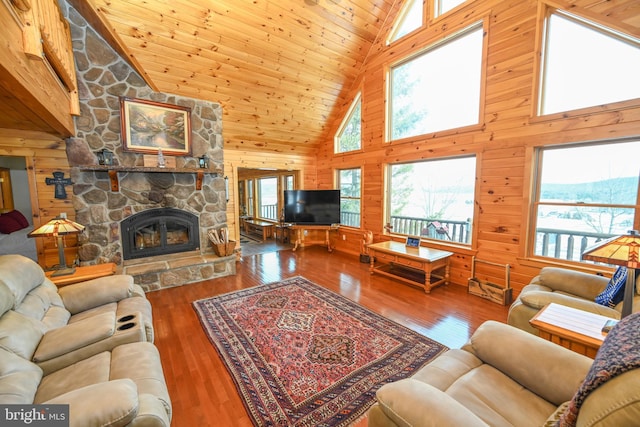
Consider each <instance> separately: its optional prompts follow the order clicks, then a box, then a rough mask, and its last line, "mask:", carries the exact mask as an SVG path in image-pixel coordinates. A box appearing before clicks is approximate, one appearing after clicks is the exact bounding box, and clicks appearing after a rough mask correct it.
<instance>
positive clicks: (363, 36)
mask: <svg viewBox="0 0 640 427" xmlns="http://www.w3.org/2000/svg"><path fill="white" fill-rule="evenodd" d="M393 3H394V0H172V1H167V0H117V1H112V0H71V1H70V4H71V5H72V6H74V8H76V9H77V10H78V11H79V12H80V13H81V14H82V15H83V16H84V17H85V19H87V20H88V21H89V22H90V23H91V24H92V26H93V27H94V28H96V30H98V31H99V32H100V33H101V34H102V35H103V37H104V38H105V39H106V40H107V41H109V42H110V44H111V45H112V46H114V48H116V49H117V50H119V51H120V52H121V53H122V54H124V55H126V57H128V58H129V60H130V63H131V64H132V65H133V66H134V67H135V68H137V70H138V72H139V73H141V75H142V77H143V78H144V79H145V80H147V82H148V83H149V84H150V86H151V87H152V88H153V89H154V90H157V91H160V92H167V93H174V94H178V95H183V96H188V97H192V98H198V99H205V100H211V101H214V102H219V103H220V104H221V105H222V107H223V112H224V119H223V137H224V140H225V146H229V145H231V146H233V147H235V148H239V149H268V150H269V151H282V152H285V151H286V152H291V151H296V152H311V151H313V150H315V149H316V147H317V146H318V144H320V143H322V142H324V141H327V140H330V139H331V138H332V137H333V135H328V132H329V128H330V124H331V123H332V122H333V121H335V120H336V119H337V118H338V116H337V114H338V110H339V109H340V108H341V107H342V106H343V105H344V104H345V103H349V102H350V101H351V100H350V99H346V98H345V97H346V96H352V95H351V94H349V90H350V89H351V86H352V85H353V83H354V81H355V80H356V78H357V76H358V74H359V72H360V71H361V66H362V64H363V62H364V60H365V58H366V56H367V53H368V52H369V49H370V48H371V46H372V44H373V43H374V41H375V40H376V37H377V36H378V33H379V32H380V28H381V27H382V26H383V24H384V23H385V19H386V18H387V15H388V14H389V11H390V10H391V9H392V5H393Z"/></svg>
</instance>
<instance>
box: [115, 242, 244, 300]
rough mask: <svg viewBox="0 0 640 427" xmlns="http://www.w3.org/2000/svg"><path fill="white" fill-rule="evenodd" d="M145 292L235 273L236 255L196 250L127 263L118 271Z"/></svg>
mask: <svg viewBox="0 0 640 427" xmlns="http://www.w3.org/2000/svg"><path fill="white" fill-rule="evenodd" d="M122 272H123V273H125V274H130V275H132V276H133V278H134V281H135V282H136V283H137V284H139V285H140V286H142V288H143V289H144V290H145V291H147V292H148V291H153V290H156V289H162V288H169V287H174V286H181V285H186V284H189V283H196V282H201V281H203V280H207V279H212V278H215V277H223V276H228V275H234V274H236V255H231V256H228V257H218V256H216V255H213V254H200V253H199V252H198V251H193V252H183V253H181V254H173V255H161V256H157V257H150V258H145V259H144V260H129V261H126V262H125V266H124V267H123V269H122Z"/></svg>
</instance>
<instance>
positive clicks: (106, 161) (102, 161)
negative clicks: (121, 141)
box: [96, 148, 113, 166]
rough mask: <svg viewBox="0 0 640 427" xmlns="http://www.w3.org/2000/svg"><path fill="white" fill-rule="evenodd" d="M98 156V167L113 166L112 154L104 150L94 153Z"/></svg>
mask: <svg viewBox="0 0 640 427" xmlns="http://www.w3.org/2000/svg"><path fill="white" fill-rule="evenodd" d="M96 154H97V155H98V164H99V165H109V166H110V165H112V164H113V153H112V152H111V151H109V150H107V149H106V148H103V149H102V150H100V151H98V152H97V153H96Z"/></svg>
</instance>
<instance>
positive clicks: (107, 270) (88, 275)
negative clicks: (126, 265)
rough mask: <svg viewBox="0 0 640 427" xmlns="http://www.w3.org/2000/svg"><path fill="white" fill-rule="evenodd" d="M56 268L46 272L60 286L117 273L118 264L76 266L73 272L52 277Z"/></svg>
mask: <svg viewBox="0 0 640 427" xmlns="http://www.w3.org/2000/svg"><path fill="white" fill-rule="evenodd" d="M53 273H55V270H52V271H47V272H45V276H47V277H48V278H49V279H51V281H52V282H53V283H55V284H56V286H58V287H62V286H67V285H70V284H72V283H78V282H84V281H85V280H91V279H97V278H98V277H104V276H111V275H113V274H115V273H116V265H115V264H114V263H112V262H109V263H106V264H97V265H87V266H85V267H76V271H75V273H73V274H68V275H66V276H56V277H52V274H53Z"/></svg>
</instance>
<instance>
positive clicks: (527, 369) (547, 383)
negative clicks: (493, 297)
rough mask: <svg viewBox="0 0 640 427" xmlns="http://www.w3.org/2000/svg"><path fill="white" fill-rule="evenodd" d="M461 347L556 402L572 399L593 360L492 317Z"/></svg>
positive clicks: (550, 400) (548, 399)
mask: <svg viewBox="0 0 640 427" xmlns="http://www.w3.org/2000/svg"><path fill="white" fill-rule="evenodd" d="M463 350H466V351H470V352H471V353H473V354H475V355H476V357H478V358H479V359H480V360H482V361H483V362H484V363H486V364H488V365H491V366H493V367H494V368H496V369H498V370H499V371H500V372H502V373H503V374H505V375H507V376H509V377H510V378H511V379H513V380H514V381H516V382H517V383H519V384H520V385H522V386H523V387H525V388H526V389H528V390H531V391H532V392H534V393H536V394H537V395H539V396H541V397H542V398H543V399H545V400H547V401H548V402H551V403H553V404H554V405H556V406H558V405H560V404H561V403H563V402H566V401H568V400H571V398H572V397H573V395H574V394H575V392H576V390H577V389H578V387H579V386H580V384H581V383H582V382H583V380H584V378H585V377H586V375H587V372H588V371H589V368H590V367H591V364H592V363H593V360H592V359H590V358H588V357H586V356H583V355H581V354H578V353H575V352H573V351H571V350H568V349H566V348H564V347H561V346H559V345H557V344H554V343H552V342H550V341H546V340H544V339H542V338H540V337H537V336H535V335H532V334H529V333H527V332H525V331H522V330H520V329H518V328H514V327H513V326H509V325H505V324H504V323H499V322H495V321H487V322H485V323H483V324H482V325H480V327H479V328H478V329H477V330H476V331H475V332H474V334H473V335H472V336H471V338H470V340H469V342H468V343H467V344H465V345H464V346H463ZM568 367H571V369H568Z"/></svg>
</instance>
